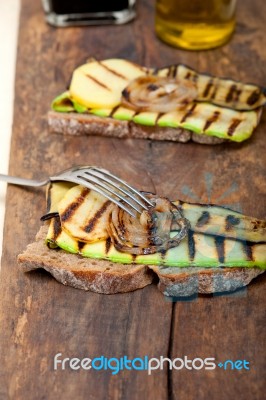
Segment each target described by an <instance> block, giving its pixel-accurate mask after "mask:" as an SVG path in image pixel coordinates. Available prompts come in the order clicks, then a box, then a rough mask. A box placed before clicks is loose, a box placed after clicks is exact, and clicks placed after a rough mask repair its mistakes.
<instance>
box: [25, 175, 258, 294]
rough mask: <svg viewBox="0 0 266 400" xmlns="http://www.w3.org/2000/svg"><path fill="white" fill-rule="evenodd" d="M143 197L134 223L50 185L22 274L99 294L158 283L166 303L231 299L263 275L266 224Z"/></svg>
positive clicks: (78, 192) (63, 186)
mask: <svg viewBox="0 0 266 400" xmlns="http://www.w3.org/2000/svg"><path fill="white" fill-rule="evenodd" d="M146 196H148V198H149V199H150V201H151V202H152V204H153V205H152V206H151V207H149V209H148V210H144V211H143V212H142V213H141V214H140V215H139V216H138V217H132V216H131V215H129V214H128V213H127V212H125V211H124V210H123V209H121V208H120V207H118V206H117V205H116V204H114V203H113V202H111V201H110V200H108V199H106V197H104V196H102V195H101V194H99V193H96V192H95V191H93V190H90V189H88V188H85V187H83V186H80V185H75V184H70V183H66V182H55V183H52V184H51V185H50V187H49V188H48V190H47V208H48V209H47V213H46V214H45V216H44V217H43V218H42V219H43V221H45V222H44V223H43V226H42V227H41V229H40V231H39V233H38V234H37V237H36V241H35V242H34V243H32V244H30V245H28V247H27V249H26V250H25V251H24V253H22V254H20V255H19V256H18V262H19V264H20V266H21V267H22V269H23V270H24V271H30V270H34V269H38V268H44V269H45V270H46V271H48V272H50V273H51V274H52V275H53V276H54V277H55V279H57V280H58V281H59V282H61V283H63V284H64V285H70V286H73V287H75V288H79V289H84V290H90V291H94V292H98V293H104V294H112V293H119V292H120V293H123V292H129V291H133V290H136V289H139V288H142V287H144V286H146V285H149V284H151V283H152V282H157V281H158V282H159V284H158V287H159V289H160V290H161V291H162V292H163V293H164V294H165V295H167V296H190V295H193V294H196V293H217V292H225V291H226V292H228V291H234V290H236V289H238V288H241V287H243V286H245V285H247V284H248V283H249V282H250V281H251V280H252V279H253V278H255V277H257V276H258V275H259V274H261V273H263V272H264V270H265V269H266V221H262V220H258V219H255V218H251V217H247V216H244V215H242V214H240V213H238V212H235V211H232V210H230V209H227V208H223V207H219V206H215V205H202V204H190V203H184V202H182V201H178V200H177V201H173V202H172V201H170V200H169V199H167V198H164V197H159V196H157V195H152V194H146Z"/></svg>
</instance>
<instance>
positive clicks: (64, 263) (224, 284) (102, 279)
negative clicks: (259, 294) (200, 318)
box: [18, 225, 264, 297]
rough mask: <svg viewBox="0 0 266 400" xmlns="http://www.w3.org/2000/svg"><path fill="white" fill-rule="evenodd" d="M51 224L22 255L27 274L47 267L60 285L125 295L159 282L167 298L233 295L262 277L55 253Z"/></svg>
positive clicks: (253, 272)
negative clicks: (50, 244) (48, 238)
mask: <svg viewBox="0 0 266 400" xmlns="http://www.w3.org/2000/svg"><path fill="white" fill-rule="evenodd" d="M47 230H48V225H44V226H42V227H41V229H40V231H39V232H38V234H37V236H36V241H35V242H34V243H32V244H29V245H28V247H27V249H26V250H25V251H24V252H23V253H22V254H20V255H19V256H18V263H19V265H20V267H21V268H22V270H23V271H25V272H27V271H31V270H35V269H39V268H43V269H45V270H46V271H48V272H49V273H50V274H51V275H52V276H53V277H54V278H55V279H56V280H57V281H58V282H60V283H62V284H64V285H69V286H73V287H75V288H78V289H83V290H90V291H93V292H97V293H103V294H114V293H125V292H130V291H133V290H136V289H140V288H143V287H145V286H147V285H149V284H151V283H152V282H158V280H159V283H158V288H159V289H160V291H161V292H162V293H163V294H164V295H165V296H171V297H179V296H192V295H195V294H197V293H205V294H210V293H220V292H230V291H234V290H236V289H239V288H241V287H243V286H246V285H248V284H249V283H250V281H251V280H252V279H253V278H255V277H257V276H258V275H260V274H262V273H263V272H264V270H262V269H260V268H241V267H238V268H195V267H187V268H183V267H182V268H177V267H161V266H155V265H149V266H147V265H139V264H118V263H111V262H109V261H106V260H100V259H91V258H85V257H81V256H78V255H76V254H70V253H67V252H65V251H63V250H58V249H56V250H51V249H49V248H48V247H47V246H46V244H45V237H46V235H47Z"/></svg>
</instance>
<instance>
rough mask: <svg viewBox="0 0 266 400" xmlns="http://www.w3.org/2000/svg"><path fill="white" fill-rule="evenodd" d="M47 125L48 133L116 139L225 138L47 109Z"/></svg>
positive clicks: (218, 140)
mask: <svg viewBox="0 0 266 400" xmlns="http://www.w3.org/2000/svg"><path fill="white" fill-rule="evenodd" d="M48 127H49V131H50V132H51V133H61V134H64V135H73V136H75V135H97V136H107V137H108V136H109V137H117V138H121V139H122V138H134V139H151V140H160V141H162V140H170V141H173V142H181V143H186V142H188V141H190V140H192V141H193V142H197V143H202V144H219V143H223V142H224V141H225V139H222V138H218V137H214V136H208V135H198V134H196V133H193V132H192V131H189V130H188V129H183V128H171V127H160V126H146V125H140V124H135V123H134V122H132V121H122V120H116V119H114V118H109V117H98V116H96V115H92V114H78V113H74V112H73V113H59V112H56V111H49V113H48Z"/></svg>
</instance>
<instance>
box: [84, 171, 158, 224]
mask: <svg viewBox="0 0 266 400" xmlns="http://www.w3.org/2000/svg"><path fill="white" fill-rule="evenodd" d="M79 172H80V174H79V176H78V178H80V179H83V180H85V181H86V182H88V183H91V184H92V186H93V189H94V190H96V191H97V192H99V193H101V194H102V195H103V196H105V197H107V198H108V199H110V200H111V201H113V202H114V203H115V204H117V205H118V206H119V207H120V208H122V209H124V210H125V211H126V212H128V213H129V214H130V215H132V216H133V217H135V216H136V213H135V211H137V212H138V213H141V212H142V211H143V210H147V209H148V208H149V207H151V206H153V204H152V202H151V201H150V200H149V199H147V198H146V197H145V196H144V195H143V194H142V193H141V192H139V191H138V190H137V189H135V188H134V187H132V186H130V185H129V184H128V183H127V182H125V181H123V180H122V179H120V178H118V177H117V176H115V175H113V174H111V173H110V172H109V171H107V170H105V169H102V168H97V167H90V168H89V169H88V168H86V169H84V170H83V171H82V170H80V171H79ZM134 210H135V211H134Z"/></svg>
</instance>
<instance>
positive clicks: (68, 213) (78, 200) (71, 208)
mask: <svg viewBox="0 0 266 400" xmlns="http://www.w3.org/2000/svg"><path fill="white" fill-rule="evenodd" d="M89 193H90V189H88V188H84V189H83V190H82V192H81V195H80V196H79V197H77V198H76V199H75V200H74V201H73V202H72V203H71V204H69V206H68V207H67V208H66V209H65V210H64V212H63V213H61V216H60V217H61V221H62V222H65V221H67V220H69V219H70V218H71V217H72V216H73V214H74V213H75V212H76V211H77V209H78V208H79V207H80V206H81V205H82V203H83V202H84V199H85V197H86V196H87V195H88V194H89Z"/></svg>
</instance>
